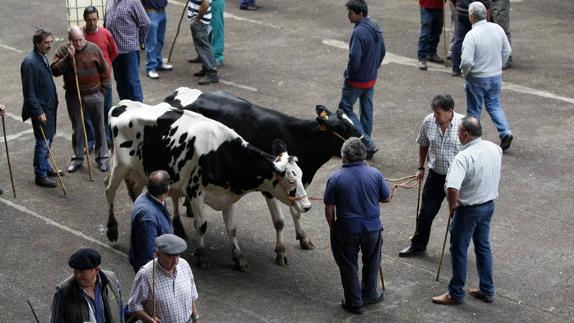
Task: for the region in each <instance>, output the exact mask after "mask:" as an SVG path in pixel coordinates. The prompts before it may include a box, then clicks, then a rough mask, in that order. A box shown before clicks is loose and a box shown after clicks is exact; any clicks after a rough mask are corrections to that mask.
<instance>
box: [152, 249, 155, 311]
mask: <svg viewBox="0 0 574 323" xmlns="http://www.w3.org/2000/svg"><path fill="white" fill-rule="evenodd" d="M152 261H153V263H152V273H151V305H152V307H151V316H152V317H153V318H154V320H155V257H154V258H153V260H152Z"/></svg>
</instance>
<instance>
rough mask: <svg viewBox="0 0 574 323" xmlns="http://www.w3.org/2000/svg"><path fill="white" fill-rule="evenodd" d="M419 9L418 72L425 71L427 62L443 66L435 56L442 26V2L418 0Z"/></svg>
mask: <svg viewBox="0 0 574 323" xmlns="http://www.w3.org/2000/svg"><path fill="white" fill-rule="evenodd" d="M419 5H420V7H421V33H420V35H419V50H418V57H419V70H421V71H426V70H427V60H428V61H429V62H433V63H437V64H444V59H442V58H441V57H439V56H438V55H437V50H436V49H437V46H438V43H439V41H440V34H441V32H442V26H443V10H444V0H419Z"/></svg>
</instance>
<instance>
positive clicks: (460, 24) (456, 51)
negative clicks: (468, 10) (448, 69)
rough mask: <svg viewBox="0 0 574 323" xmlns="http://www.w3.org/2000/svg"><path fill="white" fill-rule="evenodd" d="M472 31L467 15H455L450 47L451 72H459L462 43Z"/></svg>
mask: <svg viewBox="0 0 574 323" xmlns="http://www.w3.org/2000/svg"><path fill="white" fill-rule="evenodd" d="M471 29H472V24H471V23H470V20H468V16H467V15H459V14H456V17H455V25H454V42H453V45H452V55H451V60H452V70H453V71H457V72H460V61H461V58H460V55H461V53H462V41H463V40H464V36H466V33H468V31H469V30H471Z"/></svg>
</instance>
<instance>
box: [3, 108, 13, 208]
mask: <svg viewBox="0 0 574 323" xmlns="http://www.w3.org/2000/svg"><path fill="white" fill-rule="evenodd" d="M2 132H4V144H5V145H6V158H7V159H8V171H9V172H10V182H11V183H12V193H14V198H16V187H15V186H14V176H12V165H11V164H10V153H9V152H8V138H7V137H6V121H4V115H2Z"/></svg>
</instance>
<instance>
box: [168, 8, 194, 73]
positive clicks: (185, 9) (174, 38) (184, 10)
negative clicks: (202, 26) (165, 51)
mask: <svg viewBox="0 0 574 323" xmlns="http://www.w3.org/2000/svg"><path fill="white" fill-rule="evenodd" d="M188 4H189V0H187V1H186V2H185V7H183V10H182V12H181V17H180V18H179V23H178V24H177V30H176V32H175V37H173V43H171V48H170V50H169V55H168V56H167V61H168V62H171V53H173V48H174V47H175V41H176V40H177V36H179V29H180V28H181V22H182V21H183V16H184V15H185V12H186V11H187V6H188Z"/></svg>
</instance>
